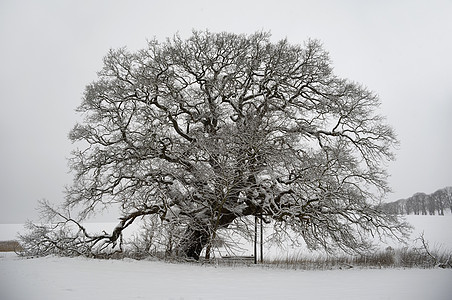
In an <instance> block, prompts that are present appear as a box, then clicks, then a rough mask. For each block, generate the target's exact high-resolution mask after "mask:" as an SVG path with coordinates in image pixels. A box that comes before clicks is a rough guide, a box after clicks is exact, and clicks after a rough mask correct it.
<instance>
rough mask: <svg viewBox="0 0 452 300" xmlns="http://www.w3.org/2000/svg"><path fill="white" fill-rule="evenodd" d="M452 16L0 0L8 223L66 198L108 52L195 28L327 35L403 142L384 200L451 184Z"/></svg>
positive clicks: (431, 1)
mask: <svg viewBox="0 0 452 300" xmlns="http://www.w3.org/2000/svg"><path fill="white" fill-rule="evenodd" d="M451 16H452V1H451V0H444V1H440V0H428V1H427V0H424V1H416V0H408V1H397V0H390V1H384V0H380V1H361V0H356V1H354V0H349V1H334V0H331V1H322V0H315V1H295V0H294V1H285V0H278V1H262V0H259V1H245V0H240V1H235V0H233V1H231V0H229V1H212V0H210V1H208V0H206V1H201V0H198V1H171V0H164V1H134V0H128V1H80V0H77V1H64V0H55V1H48V0H47V1H43V0H41V1H33V0H30V1H21V0H2V1H1V2H0V67H1V69H0V70H1V71H0V99H1V107H0V203H1V208H0V223H21V222H24V221H25V220H26V219H35V220H36V218H37V214H36V211H35V207H36V203H37V200H39V199H43V198H45V199H48V200H49V201H51V202H54V203H58V202H61V201H62V198H63V196H64V193H63V190H64V186H65V185H67V184H70V182H71V175H70V174H68V167H67V158H68V157H69V156H70V151H71V149H72V148H73V146H72V145H71V143H70V142H69V141H68V139H67V134H68V132H69V130H70V129H71V128H72V126H73V125H74V124H75V123H76V121H77V119H78V115H77V114H76V112H75V108H76V107H77V106H78V104H79V103H80V101H81V96H82V93H83V91H84V87H85V85H86V84H88V83H90V82H91V81H93V80H95V79H96V71H98V70H99V69H100V68H101V66H102V58H103V56H104V55H105V54H106V53H107V51H108V50H109V49H110V48H118V47H122V46H127V47H128V48H129V49H130V50H136V49H140V48H142V47H145V45H146V39H150V38H153V37H156V38H158V39H160V40H162V39H164V38H166V37H170V36H172V35H174V34H175V33H176V32H179V33H180V35H182V36H183V37H185V36H188V35H189V34H190V32H191V30H192V29H209V30H210V31H212V32H218V31H229V32H236V33H253V32H255V31H258V30H264V31H271V32H272V34H273V38H274V39H275V40H279V39H282V38H285V37H287V38H288V40H289V41H290V42H292V43H295V44H301V43H303V41H305V40H306V39H308V38H317V39H320V40H321V41H322V42H323V44H324V47H325V49H326V50H328V51H329V52H330V55H331V58H332V61H333V66H334V68H335V72H336V74H338V75H339V76H341V77H345V78H349V79H352V80H354V81H357V82H360V83H362V84H364V85H365V86H367V87H368V88H370V89H371V90H373V91H375V92H377V93H378V94H379V95H380V97H381V100H382V103H383V104H382V108H381V109H382V113H383V114H384V115H386V116H387V117H388V121H389V123H390V124H392V125H393V127H394V128H395V130H396V131H397V133H398V136H399V139H400V140H401V145H400V149H399V150H398V151H397V161H395V162H393V163H390V164H389V165H388V170H389V172H390V174H391V175H392V176H391V178H390V179H389V182H390V184H391V186H392V187H393V189H394V193H393V194H391V195H389V197H388V200H396V199H399V198H406V197H409V196H411V195H412V194H413V193H415V192H419V191H423V192H426V193H432V192H434V191H435V190H437V189H439V188H442V187H445V186H449V185H452V133H451V131H452V56H451V53H452V17H451ZM104 218H107V217H106V216H104Z"/></svg>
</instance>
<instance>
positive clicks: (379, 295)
mask: <svg viewBox="0 0 452 300" xmlns="http://www.w3.org/2000/svg"><path fill="white" fill-rule="evenodd" d="M0 257H1V258H0V268H1V272H0V298H1V299H5V300H15V299H34V300H40V299H42V300H51V299H58V300H59V299H61V300H63V299H64V300H70V299H77V300H79V299H83V300H89V299H96V300H99V299H109V300H115V299H121V300H125V299H174V300H180V299H186V300H188V299H196V300H198V299H348V300H350V299H411V300H414V299H451V296H452V290H451V287H450V284H451V282H452V281H451V279H452V270H450V269H448V270H443V269H427V270H425V269H407V270H402V269H381V270H380V269H366V270H359V269H356V270H355V269H349V270H332V271H300V270H283V269H265V268H260V267H214V266H201V265H190V264H169V263H163V262H155V261H133V260H121V261H118V260H90V259H85V258H60V257H45V258H38V259H20V258H18V257H13V256H12V254H11V253H9V254H0Z"/></svg>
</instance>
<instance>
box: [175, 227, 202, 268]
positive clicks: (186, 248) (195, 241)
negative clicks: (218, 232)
mask: <svg viewBox="0 0 452 300" xmlns="http://www.w3.org/2000/svg"><path fill="white" fill-rule="evenodd" d="M208 242H209V233H208V228H207V227H201V226H189V227H188V228H187V229H186V231H185V237H184V239H183V240H182V241H181V242H180V244H179V251H178V252H179V253H180V254H181V256H184V257H187V258H193V259H195V260H199V257H200V255H201V252H202V249H203V248H204V247H205V246H206V244H207V243H208Z"/></svg>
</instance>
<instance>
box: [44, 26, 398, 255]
mask: <svg viewBox="0 0 452 300" xmlns="http://www.w3.org/2000/svg"><path fill="white" fill-rule="evenodd" d="M379 105H380V102H379V98H378V96H377V95H376V94H375V93H374V92H372V91H370V90H368V89H367V88H366V87H364V86H362V85H360V84H358V83H356V82H353V81H350V80H346V79H341V78H339V77H337V76H335V75H334V74H333V69H332V65H331V61H330V59H329V55H328V53H327V52H326V51H325V50H324V49H323V47H322V44H321V43H320V42H319V41H317V40H308V41H307V42H306V43H305V44H304V45H292V44H290V43H289V42H288V41H287V40H281V41H279V42H272V39H271V36H270V34H268V33H265V32H257V33H255V34H251V35H238V34H232V33H211V32H208V31H194V32H193V34H192V35H191V36H190V37H189V38H187V39H182V38H181V37H179V36H177V35H176V36H174V37H173V38H171V39H167V40H166V41H164V42H159V41H157V40H151V41H149V42H148V45H147V48H145V49H142V50H140V51H136V52H129V51H128V50H127V49H126V48H122V49H117V50H111V51H110V52H109V53H108V54H107V56H106V57H105V58H104V67H103V69H102V70H101V71H100V72H99V73H98V79H97V80H96V81H95V82H92V83H91V84H89V85H88V86H87V87H86V91H85V94H84V97H83V100H82V103H81V105H80V107H79V108H78V112H80V113H81V114H82V115H83V116H84V121H83V122H82V123H80V124H76V125H75V127H74V128H73V129H72V131H71V132H70V134H69V137H70V139H71V140H72V141H74V142H76V145H78V147H79V149H77V150H75V151H74V152H73V155H72V158H71V159H70V167H71V169H72V171H73V172H74V182H73V184H72V186H70V187H69V188H68V190H67V198H66V201H65V202H64V205H63V207H64V209H67V210H72V209H74V208H77V209H79V211H81V213H80V219H83V218H86V217H89V216H90V215H91V214H93V213H96V212H97V211H99V210H102V209H103V208H104V207H106V206H107V207H108V206H110V205H119V206H120V214H121V216H120V222H119V224H118V226H117V227H116V228H115V230H114V231H113V232H112V233H111V234H104V235H97V236H90V235H88V234H86V232H85V233H84V234H82V235H80V234H79V239H80V236H83V239H84V244H85V245H86V244H87V241H88V242H89V243H88V244H89V245H90V247H89V251H92V250H93V247H94V246H95V245H98V244H99V243H102V245H104V244H110V245H112V247H115V246H116V243H117V242H118V239H119V237H120V235H121V232H122V230H123V229H124V228H126V227H127V226H128V225H129V224H131V223H132V222H134V221H135V220H136V219H137V218H142V217H144V218H147V217H149V218H154V219H153V220H154V221H155V220H157V221H158V222H159V226H160V227H162V228H171V230H177V232H179V237H178V240H177V245H176V247H175V250H174V251H177V253H178V254H179V255H183V256H187V257H192V258H195V259H198V258H199V256H200V254H201V252H202V250H203V249H205V248H206V247H207V249H209V250H207V253H209V251H210V248H209V247H210V246H209V245H211V241H212V240H213V239H214V238H215V237H216V234H217V231H218V230H220V229H228V228H229V229H231V228H232V229H231V230H234V228H235V227H232V226H231V224H233V223H234V222H236V221H237V220H239V219H243V218H246V217H247V216H256V217H257V218H261V219H263V220H264V221H265V222H268V223H271V224H273V225H274V226H276V227H277V228H279V229H283V230H289V229H290V231H291V232H294V233H296V234H298V235H299V236H301V237H302V238H303V239H304V241H305V242H306V244H307V245H308V246H309V247H310V248H311V249H317V248H323V249H326V250H334V249H338V248H339V249H343V250H346V251H349V250H351V251H362V250H365V249H366V248H367V247H368V245H369V243H368V240H367V237H368V236H369V234H371V235H373V234H391V235H394V236H396V237H400V236H402V233H403V229H404V228H405V226H404V224H403V223H400V222H399V220H398V219H397V217H396V216H393V215H390V214H388V213H386V212H384V211H383V210H380V209H379V208H378V205H377V204H378V203H379V201H380V199H381V197H382V196H383V195H385V193H387V192H388V191H389V187H388V184H387V174H386V172H385V168H384V167H385V162H387V161H388V160H392V159H393V158H394V156H393V148H394V145H396V144H397V139H396V136H395V134H394V132H393V130H392V128H391V127H390V126H389V125H387V124H386V121H385V118H384V117H383V116H381V115H379V113H378V108H379ZM47 211H51V212H53V215H54V216H57V217H59V218H60V219H61V218H62V220H63V221H64V222H63V223H65V222H69V221H71V220H73V219H71V218H70V217H69V216H68V215H67V214H63V213H60V212H57V210H54V209H51V208H50V207H49V206H47ZM50 214H51V215H52V213H50ZM77 222H79V220H78V221H77ZM77 224H79V225H80V223H77ZM82 228H83V227H82V226H81V225H80V229H82ZM81 232H84V230H82V231H81ZM208 255H209V254H207V256H208Z"/></svg>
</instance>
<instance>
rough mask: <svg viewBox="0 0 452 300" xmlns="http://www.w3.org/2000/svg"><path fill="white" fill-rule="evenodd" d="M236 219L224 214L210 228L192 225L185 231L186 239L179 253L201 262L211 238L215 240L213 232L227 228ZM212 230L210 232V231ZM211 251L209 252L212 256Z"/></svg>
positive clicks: (182, 242)
mask: <svg viewBox="0 0 452 300" xmlns="http://www.w3.org/2000/svg"><path fill="white" fill-rule="evenodd" d="M235 218H236V216H235V215H233V214H223V215H222V216H221V217H220V218H218V219H217V220H216V222H215V224H214V225H213V226H212V228H210V227H209V226H208V225H200V224H196V225H192V226H189V227H188V228H187V230H186V231H185V237H184V239H183V240H182V241H181V243H180V244H179V246H178V252H179V254H180V255H182V256H185V257H187V258H193V259H195V260H199V257H200V255H201V252H202V249H204V247H205V246H206V245H208V244H209V243H210V242H211V238H215V234H212V235H213V236H210V234H211V233H212V232H215V233H216V232H217V230H218V229H219V228H226V227H227V226H229V225H230V224H231V223H232V221H234V219H235ZM209 229H210V230H209ZM210 251H211V249H209V250H208V251H207V253H208V255H209V256H210Z"/></svg>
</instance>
